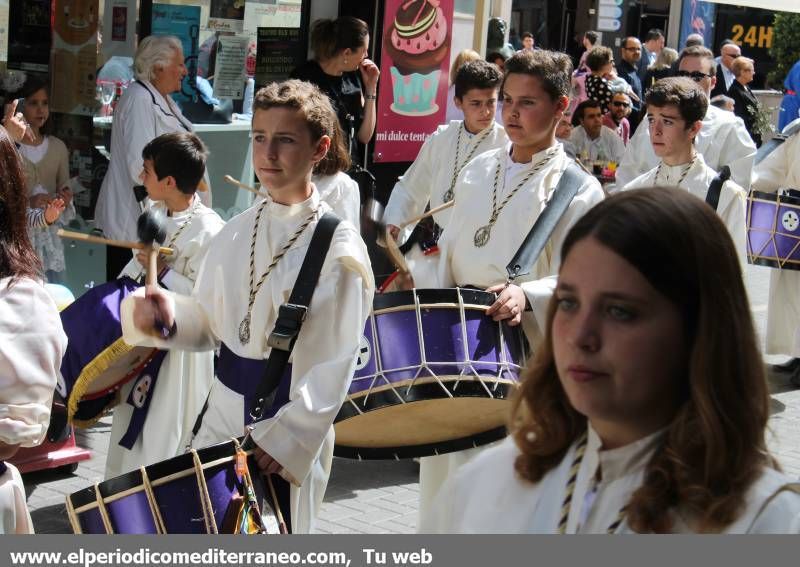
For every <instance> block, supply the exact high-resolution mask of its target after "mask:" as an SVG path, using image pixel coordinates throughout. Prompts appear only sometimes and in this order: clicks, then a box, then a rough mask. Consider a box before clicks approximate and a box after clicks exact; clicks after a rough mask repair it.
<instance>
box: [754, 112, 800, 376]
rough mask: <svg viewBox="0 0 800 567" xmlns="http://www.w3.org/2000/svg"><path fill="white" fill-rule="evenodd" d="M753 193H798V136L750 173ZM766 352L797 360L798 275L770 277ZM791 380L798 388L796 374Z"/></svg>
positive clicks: (779, 273) (786, 272) (780, 272)
mask: <svg viewBox="0 0 800 567" xmlns="http://www.w3.org/2000/svg"><path fill="white" fill-rule="evenodd" d="M798 120H800V119H798ZM797 122H798V121H795V122H792V123H791V124H789V125H788V126H787V127H786V128H787V129H788V128H791V127H792V126H793V125H795V124H796V123H797ZM753 189H754V190H756V191H766V192H769V193H775V192H777V191H778V190H779V189H800V135H798V134H794V135H793V136H791V137H790V138H789V139H788V140H786V141H785V142H784V143H783V144H781V145H780V146H779V147H778V148H777V149H775V150H774V151H773V152H772V153H771V154H769V155H768V156H767V157H766V158H764V161H762V162H761V163H759V164H758V165H757V166H756V167H755V168H754V169H753ZM766 348H767V354H788V355H791V356H793V357H795V358H798V357H800V272H797V271H795V270H777V269H775V270H772V272H771V274H770V279H769V307H768V309H767V345H766ZM794 376H795V377H793V382H794V383H795V385H800V379H798V378H797V376H798V374H797V373H795V375H794Z"/></svg>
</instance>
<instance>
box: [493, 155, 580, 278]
mask: <svg viewBox="0 0 800 567" xmlns="http://www.w3.org/2000/svg"><path fill="white" fill-rule="evenodd" d="M589 177H590V175H589V174H588V173H586V172H585V171H583V170H582V169H581V168H580V167H579V166H578V164H576V163H575V162H574V161H572V160H570V161H569V164H568V165H567V168H566V169H565V170H564V172H563V173H562V174H561V179H559V181H558V185H556V188H555V189H553V193H552V194H551V196H550V199H549V200H548V201H547V203H545V206H544V210H543V211H542V213H541V214H540V215H539V217H538V218H537V219H536V222H534V223H533V227H532V228H531V230H530V232H529V233H528V235H527V236H526V237H525V240H523V241H522V245H521V246H520V247H519V250H517V253H516V254H514V257H513V258H512V259H511V262H509V263H508V265H507V266H506V272H507V273H508V279H509V281H510V282H511V281H514V280H515V279H516V278H518V277H519V276H524V275H526V274H529V273H530V271H531V268H533V265H534V263H535V262H536V260H537V259H538V258H539V255H540V254H541V253H542V250H544V247H545V246H546V245H547V241H548V240H550V236H551V235H552V234H553V231H554V230H555V229H556V225H557V224H558V221H560V220H561V217H563V216H564V213H566V212H567V209H568V208H569V204H570V203H571V202H572V199H574V198H575V195H577V194H578V189H580V187H581V185H583V184H584V183H585V182H586V180H587V179H588V178H589Z"/></svg>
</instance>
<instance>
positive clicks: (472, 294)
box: [372, 287, 497, 311]
mask: <svg viewBox="0 0 800 567" xmlns="http://www.w3.org/2000/svg"><path fill="white" fill-rule="evenodd" d="M415 294H416V299H417V301H418V302H419V303H421V304H436V303H451V304H456V305H458V304H459V294H460V295H461V300H462V301H463V303H464V304H470V305H475V306H481V307H489V306H490V305H491V304H492V303H494V302H495V298H496V297H497V296H496V295H495V294H494V293H491V292H488V291H484V290H482V289H471V288H465V287H450V288H441V289H439V288H419V289H416V288H415V289H413V290H406V291H390V292H387V293H381V294H377V295H375V298H374V300H373V302H372V308H373V310H374V311H380V310H384V309H392V308H396V307H406V306H412V307H413V306H414V305H415V304H416V301H415V299H414V296H415Z"/></svg>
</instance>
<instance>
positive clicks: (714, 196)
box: [706, 165, 731, 211]
mask: <svg viewBox="0 0 800 567" xmlns="http://www.w3.org/2000/svg"><path fill="white" fill-rule="evenodd" d="M730 178H731V168H730V167H728V166H727V165H723V166H722V167H720V168H719V173H717V176H716V177H715V178H714V179H712V180H711V185H709V186H708V193H706V203H708V205H709V206H710V207H711V208H712V209H714V210H715V211H716V210H717V206H718V205H719V194H720V193H721V192H722V186H723V185H725V182H726V181H727V180H728V179H730Z"/></svg>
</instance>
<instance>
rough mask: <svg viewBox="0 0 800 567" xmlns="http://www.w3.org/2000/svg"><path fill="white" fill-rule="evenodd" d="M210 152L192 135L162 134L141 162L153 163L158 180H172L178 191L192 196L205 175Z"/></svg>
mask: <svg viewBox="0 0 800 567" xmlns="http://www.w3.org/2000/svg"><path fill="white" fill-rule="evenodd" d="M207 157H208V150H207V149H206V146H205V144H203V141H202V140H201V139H200V138H198V137H197V136H196V135H195V134H191V133H189V132H182V133H173V134H162V135H161V136H158V137H157V138H155V139H153V140H152V141H151V142H150V143H149V144H147V145H146V146H145V147H144V149H143V150H142V159H145V160H150V161H152V162H153V172H154V173H155V174H156V177H158V179H159V180H161V179H164V178H165V177H167V176H168V175H169V176H172V178H173V179H175V185H176V186H177V187H178V190H179V191H180V192H181V193H183V194H185V195H193V194H194V193H195V191H197V185H198V184H199V183H200V180H201V179H203V174H204V173H205V171H206V158H207Z"/></svg>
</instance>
